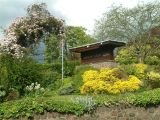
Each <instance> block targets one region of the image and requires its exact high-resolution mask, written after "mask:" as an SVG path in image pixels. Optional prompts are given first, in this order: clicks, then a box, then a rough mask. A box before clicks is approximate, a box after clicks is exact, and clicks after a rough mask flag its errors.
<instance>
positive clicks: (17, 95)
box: [5, 88, 20, 101]
mask: <svg viewBox="0 0 160 120" xmlns="http://www.w3.org/2000/svg"><path fill="white" fill-rule="evenodd" d="M19 98H20V93H19V91H18V90H16V89H13V88H12V89H10V90H9V91H8V94H7V96H6V97H5V101H10V100H16V99H19Z"/></svg>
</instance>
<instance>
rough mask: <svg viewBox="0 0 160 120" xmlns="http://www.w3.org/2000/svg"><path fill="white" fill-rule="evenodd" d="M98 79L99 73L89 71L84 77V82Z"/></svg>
mask: <svg viewBox="0 0 160 120" xmlns="http://www.w3.org/2000/svg"><path fill="white" fill-rule="evenodd" d="M97 77H98V71H96V70H88V71H86V72H85V73H84V74H83V75H82V78H83V82H87V81H92V80H95V79H96V78H97Z"/></svg>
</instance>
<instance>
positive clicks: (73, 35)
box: [45, 26, 94, 63]
mask: <svg viewBox="0 0 160 120" xmlns="http://www.w3.org/2000/svg"><path fill="white" fill-rule="evenodd" d="M91 42H94V39H93V38H92V37H91V36H90V35H88V34H87V33H86V29H85V28H83V27H81V26H80V27H79V26H66V27H65V41H64V57H65V59H67V58H68V57H69V48H72V47H77V46H80V45H84V44H87V43H91ZM45 44H46V50H45V57H46V61H47V62H49V63H50V62H53V60H57V59H58V58H60V57H59V56H60V54H61V53H60V52H61V49H60V48H61V42H60V41H59V38H58V37H57V36H56V35H55V34H52V35H51V36H49V37H48V38H47V40H46V43H45Z"/></svg>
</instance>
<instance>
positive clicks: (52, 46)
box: [45, 34, 61, 63]
mask: <svg viewBox="0 0 160 120" xmlns="http://www.w3.org/2000/svg"><path fill="white" fill-rule="evenodd" d="M60 48H61V47H60V44H59V40H58V38H57V36H56V35H54V34H52V35H51V36H49V37H47V39H46V41H45V61H46V62H47V63H53V62H54V60H57V59H58V57H59V56H60Z"/></svg>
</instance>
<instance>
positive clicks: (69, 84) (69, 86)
mask: <svg viewBox="0 0 160 120" xmlns="http://www.w3.org/2000/svg"><path fill="white" fill-rule="evenodd" d="M74 91H75V88H74V87H73V80H72V78H71V77H68V78H64V79H63V81H62V85H61V87H60V88H59V90H58V94H60V95H68V94H71V93H73V92H74Z"/></svg>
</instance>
